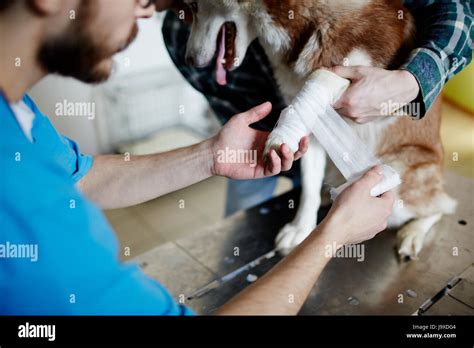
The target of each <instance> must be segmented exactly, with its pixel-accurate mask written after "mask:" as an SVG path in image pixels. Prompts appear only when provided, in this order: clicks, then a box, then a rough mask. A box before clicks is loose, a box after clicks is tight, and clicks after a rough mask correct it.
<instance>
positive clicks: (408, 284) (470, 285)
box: [133, 173, 474, 315]
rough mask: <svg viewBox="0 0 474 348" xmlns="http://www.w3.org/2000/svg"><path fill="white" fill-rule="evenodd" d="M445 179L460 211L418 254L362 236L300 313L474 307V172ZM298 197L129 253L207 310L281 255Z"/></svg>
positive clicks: (436, 311) (388, 240) (385, 239)
mask: <svg viewBox="0 0 474 348" xmlns="http://www.w3.org/2000/svg"><path fill="white" fill-rule="evenodd" d="M446 187H447V191H448V192H449V193H450V194H451V195H452V196H453V197H455V198H456V199H457V200H458V202H459V206H458V210H457V213H456V214H455V215H452V216H445V217H444V218H443V219H442V220H441V221H440V222H439V223H438V224H437V225H436V226H435V227H434V229H433V230H432V231H431V232H430V233H429V235H428V237H427V239H426V240H425V247H424V249H423V250H422V252H421V254H420V258H419V260H417V261H409V262H400V261H399V260H398V257H397V254H396V252H395V245H396V239H395V234H396V232H395V231H385V232H383V233H381V234H380V235H379V236H377V237H376V238H375V239H373V240H371V241H369V242H368V243H366V244H365V261H364V262H357V259H356V258H352V259H334V260H331V262H330V263H329V265H328V267H327V268H326V269H325V270H324V272H323V274H322V275H321V278H320V279H319V281H318V283H317V284H316V285H315V286H314V288H313V290H312V292H311V295H310V296H309V298H308V300H307V301H306V303H305V305H304V307H303V309H302V310H301V312H300V313H301V314H302V315H347V314H349V315H352V314H353V315H372V314H374V315H412V314H418V315H441V314H443V315H446V314H451V315H474V265H473V263H474V217H473V215H474V180H471V179H467V178H464V177H461V176H457V175H454V174H451V173H448V174H447V180H446ZM298 199H299V191H298V190H294V191H292V192H289V193H287V194H285V195H283V196H281V197H278V198H275V199H273V200H271V201H269V202H267V203H265V204H262V205H261V206H258V207H256V208H253V209H251V210H249V211H246V212H241V213H238V214H236V215H234V216H233V217H231V218H229V219H227V220H224V221H222V222H219V223H218V224H217V225H215V226H209V227H208V228H206V229H205V230H202V231H195V233H194V235H193V236H192V237H190V238H185V239H182V240H179V241H177V242H172V243H167V244H164V245H161V246H159V247H157V248H155V249H154V250H151V251H149V252H147V253H145V254H142V255H140V256H139V257H137V258H135V259H134V260H133V261H134V262H137V263H139V264H140V265H141V267H142V268H143V270H144V271H145V273H147V274H148V275H150V276H151V277H153V278H155V279H157V280H158V281H160V282H161V283H162V284H164V285H165V286H166V287H167V288H168V289H169V290H170V292H171V293H172V294H173V295H174V296H175V298H176V300H177V301H179V302H181V303H184V304H186V305H187V306H190V307H191V308H193V309H194V310H195V311H196V312H197V313H199V314H210V313H212V312H213V311H214V310H215V309H217V308H218V307H219V306H220V305H222V304H224V303H225V302H226V301H228V300H229V299H230V298H232V297H233V296H234V295H236V294H237V293H239V292H240V291H241V290H242V289H244V288H245V287H246V286H248V285H249V284H250V282H252V281H254V280H255V279H256V278H257V277H260V276H262V275H263V274H265V272H267V271H268V270H269V269H270V268H271V267H272V266H274V265H275V264H276V263H278V261H279V260H281V257H280V256H279V255H278V254H275V253H272V252H271V251H272V249H273V248H274V245H273V241H274V238H275V236H276V234H277V233H278V231H279V229H280V228H281V227H282V226H283V225H285V224H286V223H287V222H289V221H290V220H292V218H293V217H294V215H295V213H296V209H290V208H289V201H290V200H294V201H295V202H296V203H297V202H298ZM325 213H326V212H325V211H321V212H320V218H321V217H322V216H323V215H324V214H325ZM235 248H238V249H235ZM236 251H238V253H239V255H238V256H234V253H235V252H236ZM400 295H403V296H400Z"/></svg>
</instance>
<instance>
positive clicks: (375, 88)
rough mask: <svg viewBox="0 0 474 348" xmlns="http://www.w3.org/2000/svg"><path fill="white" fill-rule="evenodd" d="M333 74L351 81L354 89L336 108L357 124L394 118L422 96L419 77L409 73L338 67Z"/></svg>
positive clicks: (350, 89)
mask: <svg viewBox="0 0 474 348" xmlns="http://www.w3.org/2000/svg"><path fill="white" fill-rule="evenodd" d="M330 71H332V72H334V73H336V74H337V75H339V76H341V77H343V78H345V79H348V80H351V82H352V83H351V85H350V87H349V88H348V89H347V91H346V92H345V93H344V94H343V95H342V97H341V98H340V99H339V100H338V101H337V102H336V104H335V105H334V108H335V109H336V110H337V111H338V112H339V113H340V114H341V115H343V116H346V117H349V118H352V119H353V120H354V121H355V122H357V123H367V122H371V121H375V120H376V119H377V118H379V117H387V116H390V115H391V114H392V113H393V112H395V111H397V109H398V108H399V107H403V106H405V105H406V104H409V103H411V102H412V101H414V100H415V99H416V98H417V97H418V94H419V92H420V86H419V85H418V81H417V80H416V78H415V76H413V75H412V74H411V73H410V72H408V71H405V70H395V71H390V70H385V69H380V68H373V67H364V66H354V67H346V66H337V67H334V68H332V69H330ZM394 107H395V109H393V108H394Z"/></svg>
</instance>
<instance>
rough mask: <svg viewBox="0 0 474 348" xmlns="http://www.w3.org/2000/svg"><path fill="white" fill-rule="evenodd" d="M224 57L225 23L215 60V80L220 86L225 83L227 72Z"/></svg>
mask: <svg viewBox="0 0 474 348" xmlns="http://www.w3.org/2000/svg"><path fill="white" fill-rule="evenodd" d="M224 58H225V25H223V26H222V29H221V43H220V46H219V54H218V55H217V62H216V80H217V83H218V84H219V85H221V86H225V85H227V72H226V70H225V68H224V63H223V61H224Z"/></svg>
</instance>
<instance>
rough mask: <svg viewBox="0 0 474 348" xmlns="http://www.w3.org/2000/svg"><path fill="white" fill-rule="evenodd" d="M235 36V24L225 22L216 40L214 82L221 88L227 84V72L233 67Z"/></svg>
mask: <svg viewBox="0 0 474 348" xmlns="http://www.w3.org/2000/svg"><path fill="white" fill-rule="evenodd" d="M236 36H237V27H236V26H235V23H233V22H225V23H224V24H223V25H222V28H221V30H220V33H219V36H218V38H217V47H218V50H219V51H218V54H217V62H216V80H217V83H218V84H219V85H221V86H225V85H226V84H227V70H231V69H232V68H233V67H234V60H235V38H236Z"/></svg>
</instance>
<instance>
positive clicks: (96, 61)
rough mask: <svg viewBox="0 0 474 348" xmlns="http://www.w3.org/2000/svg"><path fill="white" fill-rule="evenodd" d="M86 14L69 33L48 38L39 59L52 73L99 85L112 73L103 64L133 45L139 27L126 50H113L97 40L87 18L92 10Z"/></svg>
mask: <svg viewBox="0 0 474 348" xmlns="http://www.w3.org/2000/svg"><path fill="white" fill-rule="evenodd" d="M85 12H86V13H87V14H86V15H84V16H82V17H81V18H78V19H77V20H76V21H74V22H75V23H73V24H71V26H70V27H69V29H68V30H67V31H66V32H65V33H63V34H61V35H59V36H57V37H55V38H50V39H47V40H46V41H45V42H44V43H43V44H42V46H41V47H40V50H39V54H38V59H39V63H40V64H41V65H42V67H43V68H44V69H45V70H46V71H48V72H49V73H57V74H60V75H63V76H68V77H74V78H76V79H78V80H80V81H83V82H86V83H99V82H103V81H105V80H107V79H108V78H109V77H110V74H111V72H112V69H111V68H109V67H108V68H105V67H104V66H103V65H102V64H101V63H104V62H105V61H106V60H108V59H111V58H112V56H113V55H114V54H116V53H118V52H119V51H121V50H123V49H125V47H127V46H129V45H130V44H131V43H132V41H133V40H134V39H135V38H136V36H137V35H138V26H137V24H135V25H134V26H133V28H132V30H131V32H130V36H129V38H128V40H127V42H126V46H125V47H122V48H120V47H119V48H115V50H113V51H112V50H111V49H110V48H108V47H107V45H106V44H104V43H102V44H101V43H100V42H96V41H94V37H93V33H92V29H93V28H91V26H90V25H88V23H90V21H89V18H86V17H88V16H90V11H85ZM88 26H89V28H88Z"/></svg>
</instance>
